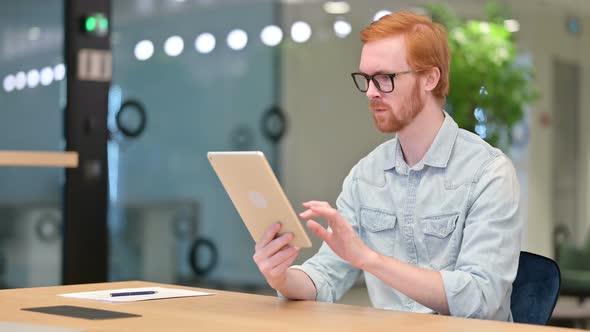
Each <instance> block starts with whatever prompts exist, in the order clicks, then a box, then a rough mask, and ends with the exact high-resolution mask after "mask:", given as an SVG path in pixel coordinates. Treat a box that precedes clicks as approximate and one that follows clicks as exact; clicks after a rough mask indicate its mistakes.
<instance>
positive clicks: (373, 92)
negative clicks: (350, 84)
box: [365, 80, 381, 99]
mask: <svg viewBox="0 0 590 332" xmlns="http://www.w3.org/2000/svg"><path fill="white" fill-rule="evenodd" d="M365 94H366V95H367V98H369V99H373V98H376V97H380V96H381V91H379V89H377V87H376V86H375V83H374V82H373V80H369V87H368V88H367V92H365Z"/></svg>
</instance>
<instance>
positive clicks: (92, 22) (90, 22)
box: [84, 16, 96, 32]
mask: <svg viewBox="0 0 590 332" xmlns="http://www.w3.org/2000/svg"><path fill="white" fill-rule="evenodd" d="M84 27H85V28H86V31H88V32H92V31H94V29H96V18H94V17H93V16H90V17H88V18H86V22H85V23H84Z"/></svg>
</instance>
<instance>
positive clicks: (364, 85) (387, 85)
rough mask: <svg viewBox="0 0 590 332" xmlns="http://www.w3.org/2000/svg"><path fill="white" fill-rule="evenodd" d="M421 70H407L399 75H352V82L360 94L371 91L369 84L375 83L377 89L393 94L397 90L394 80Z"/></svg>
mask: <svg viewBox="0 0 590 332" xmlns="http://www.w3.org/2000/svg"><path fill="white" fill-rule="evenodd" d="M418 71H419V70H407V71H401V72H399V73H391V74H381V73H379V74H375V75H367V74H365V73H351V74H350V76H352V80H353V81H354V84H355V85H356V87H357V89H359V91H360V92H367V90H369V82H370V81H373V84H375V87H376V88H377V89H378V90H379V91H381V92H384V93H388V92H392V91H393V89H394V88H395V84H394V81H393V79H394V78H396V77H397V76H400V75H405V74H409V73H415V72H418Z"/></svg>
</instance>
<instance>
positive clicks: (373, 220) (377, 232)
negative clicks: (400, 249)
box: [360, 207, 397, 256]
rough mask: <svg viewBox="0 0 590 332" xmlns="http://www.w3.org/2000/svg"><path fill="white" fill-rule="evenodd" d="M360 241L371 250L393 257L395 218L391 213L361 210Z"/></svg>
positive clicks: (370, 209)
mask: <svg viewBox="0 0 590 332" xmlns="http://www.w3.org/2000/svg"><path fill="white" fill-rule="evenodd" d="M360 217H361V218H360V219H361V222H360V225H361V232H360V235H361V239H362V240H363V242H365V243H366V244H367V245H368V246H369V247H370V248H372V249H373V250H375V251H377V252H379V253H381V254H384V255H387V256H392V255H393V246H394V237H395V233H394V232H395V225H396V223H397V218H396V216H395V214H394V213H393V212H390V211H385V210H381V209H374V208H367V207H362V208H361V216H360Z"/></svg>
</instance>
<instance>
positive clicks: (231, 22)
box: [0, 0, 590, 327]
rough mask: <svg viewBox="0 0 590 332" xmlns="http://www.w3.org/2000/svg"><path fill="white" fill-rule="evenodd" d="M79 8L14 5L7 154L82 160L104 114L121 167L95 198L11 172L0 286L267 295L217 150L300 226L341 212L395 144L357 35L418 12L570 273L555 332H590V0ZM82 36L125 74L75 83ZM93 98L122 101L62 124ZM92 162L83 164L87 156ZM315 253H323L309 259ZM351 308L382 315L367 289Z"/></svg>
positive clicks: (5, 57)
mask: <svg viewBox="0 0 590 332" xmlns="http://www.w3.org/2000/svg"><path fill="white" fill-rule="evenodd" d="M76 2H80V3H84V1H70V2H66V1H57V0H53V1H40V0H20V1H0V80H1V82H2V87H1V88H0V112H1V113H2V114H0V119H1V120H0V150H44V151H45V150H46V151H63V150H66V149H67V148H68V146H70V147H72V146H77V145H75V144H73V145H72V142H68V140H75V139H77V138H76V137H74V136H75V135H68V134H67V133H68V132H71V131H72V130H75V129H76V128H77V127H76V126H80V123H79V122H76V121H77V120H76V121H74V120H72V119H76V116H75V113H76V112H78V111H79V112H81V113H80V114H86V113H84V112H89V111H90V110H91V109H92V112H99V113H96V114H98V115H97V118H96V119H99V120H100V121H102V120H104V122H106V132H105V131H104V130H103V132H101V133H100V135H98V136H100V137H103V138H104V139H103V140H102V141H100V142H99V143H98V145H99V146H100V149H104V150H105V151H106V156H107V158H106V160H103V162H104V164H105V167H104V170H103V171H104V172H102V173H101V171H98V173H97V174H101V175H99V176H98V178H100V179H101V181H104V184H105V185H106V186H105V188H107V189H108V190H107V193H106V195H100V196H97V195H88V194H85V193H86V192H85V191H84V188H86V186H92V184H91V183H84V182H82V183H78V186H77V187H76V188H82V189H80V191H79V192H77V191H76V192H73V194H72V192H70V194H67V195H64V188H67V187H68V182H69V181H77V180H76V178H75V177H72V176H70V175H71V174H73V173H67V172H66V171H64V170H63V169H59V168H17V167H2V168H0V184H1V185H0V287H3V288H15V287H32V286H48V285H58V284H62V283H64V281H68V280H69V281H76V280H78V281H80V282H84V281H87V280H80V279H76V273H75V272H74V273H73V275H71V276H70V277H67V278H66V277H65V276H64V273H66V272H64V271H67V270H66V269H64V264H66V262H64V259H67V257H69V256H68V255H72V254H75V255H76V256H78V257H82V259H84V260H86V261H89V262H93V261H94V260H96V262H97V264H100V262H101V261H103V260H104V261H106V267H105V271H106V272H105V273H101V274H99V275H96V277H95V280H96V281H106V280H108V281H117V280H146V281H156V282H165V283H172V284H182V285H191V286H197V287H212V288H217V289H231V290H239V291H245V292H255V293H262V294H272V290H270V289H269V288H268V286H267V285H266V284H265V282H264V279H263V278H262V276H261V275H260V273H259V272H258V270H257V268H256V266H255V264H254V263H253V261H252V254H253V252H254V241H253V240H252V239H251V238H250V235H249V234H248V232H247V230H246V228H245V227H244V226H243V224H242V222H241V220H240V218H239V216H238V214H237V212H236V210H235V209H234V207H233V205H232V204H231V201H230V200H229V197H228V196H227V194H226V193H225V191H224V189H223V187H222V186H221V183H220V182H219V180H218V178H217V177H216V175H215V173H214V172H213V170H212V168H211V167H210V165H209V163H208V160H207V158H206V153H207V151H212V150H260V151H263V152H264V153H265V155H266V156H267V158H268V159H269V162H270V163H271V164H272V166H273V168H274V170H275V172H276V173H277V176H278V177H279V179H280V181H281V183H282V184H283V186H284V188H285V191H286V194H287V196H288V197H289V199H290V201H291V203H292V204H293V205H294V207H295V209H296V210H298V211H300V210H301V203H302V202H304V201H307V200H311V199H318V200H326V201H329V202H331V203H333V202H334V201H335V199H336V197H337V195H338V194H339V192H340V189H341V184H342V181H343V179H344V177H345V176H346V175H347V174H348V172H349V170H350V169H351V168H352V167H353V166H354V165H355V163H356V162H357V161H358V160H359V159H360V158H362V157H363V156H365V155H366V154H367V153H369V152H370V151H371V150H372V149H373V148H374V147H376V146H377V145H378V144H380V143H381V142H383V141H385V140H388V139H390V138H391V137H392V136H390V135H383V134H380V133H378V132H377V131H376V129H375V128H374V126H373V120H372V118H371V115H370V114H369V112H368V107H367V100H366V97H365V96H364V95H363V94H361V93H358V92H357V91H356V89H355V87H354V84H353V82H352V80H351V78H350V75H349V73H350V72H353V71H356V70H357V69H358V61H359V56H360V50H361V46H362V45H361V43H360V40H359V37H358V34H359V31H360V30H361V29H362V28H364V27H366V26H367V25H368V24H370V23H371V22H372V21H373V20H375V19H378V18H379V17H381V16H382V15H385V14H387V13H389V12H392V11H396V10H400V9H409V10H414V11H416V12H419V13H423V14H428V15H431V16H432V17H433V18H434V19H436V20H438V21H439V22H441V23H444V24H445V25H446V26H447V28H448V29H449V40H450V43H451V50H452V56H453V63H452V73H451V95H450V96H449V98H448V105H447V106H446V109H447V110H448V111H449V113H451V115H453V117H454V118H455V119H456V120H457V121H458V122H459V124H460V125H461V126H462V127H464V128H465V129H468V130H470V131H473V132H475V133H477V134H478V135H480V136H481V137H483V138H484V139H486V140H488V141H489V142H490V143H492V144H494V145H495V146H497V147H499V148H501V149H502V150H503V151H504V152H505V153H507V154H508V155H509V156H510V157H511V159H512V160H513V162H514V164H515V166H516V168H517V172H518V177H519V180H520V184H521V189H522V198H521V202H522V205H521V206H522V208H521V217H522V218H524V219H525V221H526V225H527V226H526V232H525V235H524V239H523V241H524V247H523V250H527V251H531V252H534V253H538V254H541V255H544V256H547V257H551V258H553V259H555V260H557V262H558V263H559V264H560V267H561V271H562V297H561V298H560V300H559V303H558V309H560V310H562V312H561V316H560V315H556V316H555V317H554V322H553V323H555V324H559V325H563V326H577V327H585V326H586V325H585V324H586V319H588V318H590V309H589V307H590V304H587V303H585V302H584V299H585V297H586V296H587V295H590V238H589V237H588V235H589V227H588V226H589V224H590V223H589V221H588V218H589V216H590V204H588V202H589V201H590V197H589V188H590V176H589V171H590V151H589V150H587V149H586V148H585V146H587V145H586V143H587V142H589V141H590V135H589V133H588V131H587V130H586V127H585V124H586V123H590V109H589V108H588V106H587V105H590V96H589V95H588V94H587V93H584V91H589V88H588V84H589V82H590V81H589V79H590V32H589V31H587V30H588V27H589V26H590V1H586V0H527V1H508V0H504V1H496V2H494V3H491V2H489V1H484V0H449V1H444V2H437V4H436V5H432V4H431V2H428V1H419V0H413V1H408V0H404V1H396V0H388V1H384V0H383V1H378V0H347V1H319V0H282V1H272V0H158V1H156V0H112V1H107V2H105V3H110V7H109V8H108V9H107V10H105V12H104V16H101V15H100V13H98V16H96V15H95V16H93V17H94V19H95V21H94V23H93V21H92V20H88V17H86V18H85V20H84V21H83V22H81V24H80V25H76V24H72V23H71V22H77V20H79V19H80V17H68V15H67V14H66V13H67V11H66V9H67V8H66V6H68V5H69V4H70V3H76ZM89 14H90V13H89ZM92 14H96V13H94V12H93V13H92ZM89 17H90V16H89ZM65 22H70V23H69V24H66V23H65ZM77 27H80V28H81V29H82V30H84V31H83V32H85V33H86V34H87V35H86V37H83V38H86V39H80V40H82V41H81V42H79V43H78V44H76V45H78V46H76V47H79V46H80V45H82V46H84V45H86V46H84V47H89V46H88V45H92V42H93V40H94V39H92V38H97V40H99V39H100V40H102V42H103V44H101V45H102V46H101V47H103V48H104V47H105V46H104V45H107V46H106V49H109V50H110V51H112V58H110V57H109V60H108V62H109V66H111V68H112V75H111V77H107V78H106V79H105V81H106V83H105V82H103V83H101V84H99V85H96V86H97V88H96V90H93V89H94V88H93V87H94V85H92V84H91V83H84V82H74V79H73V78H74V77H75V76H73V71H71V70H70V68H69V67H68V65H67V64H68V63H71V62H68V60H67V56H66V55H67V54H69V53H68V52H71V51H72V50H71V47H72V46H71V45H69V44H68V43H67V39H66V38H65V36H66V34H67V33H68V32H67V31H68V29H70V30H69V31H70V32H69V33H70V35H73V34H74V33H82V30H79V31H78V30H76V28H77ZM74 30H76V31H74ZM72 38H73V37H72ZM81 38H82V37H81ZM105 41H106V43H104V42H105ZM70 73H71V75H70ZM68 78H69V79H70V82H68ZM70 84H71V85H70ZM75 84H82V85H81V86H83V87H84V89H87V90H83V89H76V88H75ZM83 84H86V85H83ZM76 91H77V92H76ZM80 91H91V93H98V94H100V93H102V94H104V95H105V97H108V99H106V100H108V102H106V103H105V105H106V106H105V107H102V108H100V109H95V108H93V107H95V106H96V105H95V106H92V105H90V106H88V109H86V110H84V109H79V110H78V109H76V108H73V107H71V106H70V108H69V109H68V103H69V101H70V100H71V98H73V97H72V96H73V94H74V92H76V93H77V95H76V98H78V99H77V100H78V101H79V102H78V103H77V105H84V103H83V102H80V101H84V100H85V95H84V94H80V93H79V92H80ZM68 93H71V94H70V95H68ZM82 108H83V107H82ZM66 110H67V111H66ZM91 119H92V118H91ZM94 125H95V124H94V123H93V122H92V121H90V122H88V128H95V127H93V126H94ZM100 127H101V126H100V125H99V126H98V128H100ZM85 130H86V129H85ZM87 132H89V133H93V131H92V130H90V129H88V131H87ZM88 136H89V137H93V136H92V134H89V135H88ZM80 146H83V145H80ZM94 146H97V145H94ZM80 149H83V148H80ZM78 152H80V154H81V162H82V164H81V167H82V168H84V167H86V166H88V165H86V164H84V159H85V157H84V156H85V154H86V155H89V154H91V153H92V151H81V150H78ZM99 164H100V163H99ZM99 164H97V165H99ZM91 166H92V165H91ZM85 169H86V170H88V169H89V168H88V167H86V168H85ZM90 169H95V170H96V169H97V168H94V167H90ZM98 169H101V168H100V167H99V168H98ZM68 174H69V175H68ZM91 192H92V191H91ZM99 192H100V191H99ZM76 195H78V199H83V200H84V202H85V203H84V206H89V207H91V208H92V207H93V208H98V209H100V211H102V212H101V213H97V214H94V213H90V214H88V213H87V214H86V215H87V217H84V218H79V217H78V218H77V217H76V216H80V215H84V214H83V213H81V214H76V213H70V212H68V211H69V210H67V207H69V208H70V209H71V208H74V209H76V208H80V209H82V208H83V207H82V206H78V207H77V206H76V203H75V202H76V201H75V198H76V197H75V196H76ZM71 199H74V200H72V201H69V200H71ZM94 203H96V204H95V205H93V204H94ZM103 215H104V216H106V218H105V217H102V216H103ZM68 216H69V217H68ZM68 218H69V219H70V220H68V221H66V219H68ZM68 222H69V223H71V224H72V225H74V224H76V225H78V227H85V225H94V226H96V225H102V226H103V227H105V229H106V233H107V234H106V235H107V236H106V243H107V246H106V247H104V248H101V247H100V246H98V247H96V246H92V244H91V243H90V242H88V245H89V247H88V248H86V247H85V246H84V245H79V243H80V241H78V244H77V245H69V244H68V243H65V242H64V232H66V231H67V234H69V235H68V236H69V237H68V239H74V240H75V239H76V236H77V235H76V232H71V229H69V228H68V226H67V225H68ZM94 226H92V227H94ZM89 227H90V226H89ZM64 229H65V231H64ZM74 242H75V241H74ZM318 247H319V242H318V241H317V239H314V247H313V249H307V250H303V251H302V253H301V255H300V258H299V261H300V262H302V261H303V260H305V259H306V258H308V257H310V256H311V255H313V254H314V253H315V251H316V250H317V249H318ZM97 248H98V249H97ZM71 266H72V267H75V264H72V265H71ZM67 273H71V272H67ZM342 302H343V303H349V304H356V305H370V303H369V301H368V298H367V296H366V294H365V291H364V289H363V285H362V283H359V284H358V285H357V286H355V288H354V289H353V290H352V291H351V292H350V293H349V294H347V295H346V296H345V298H343V299H342Z"/></svg>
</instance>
